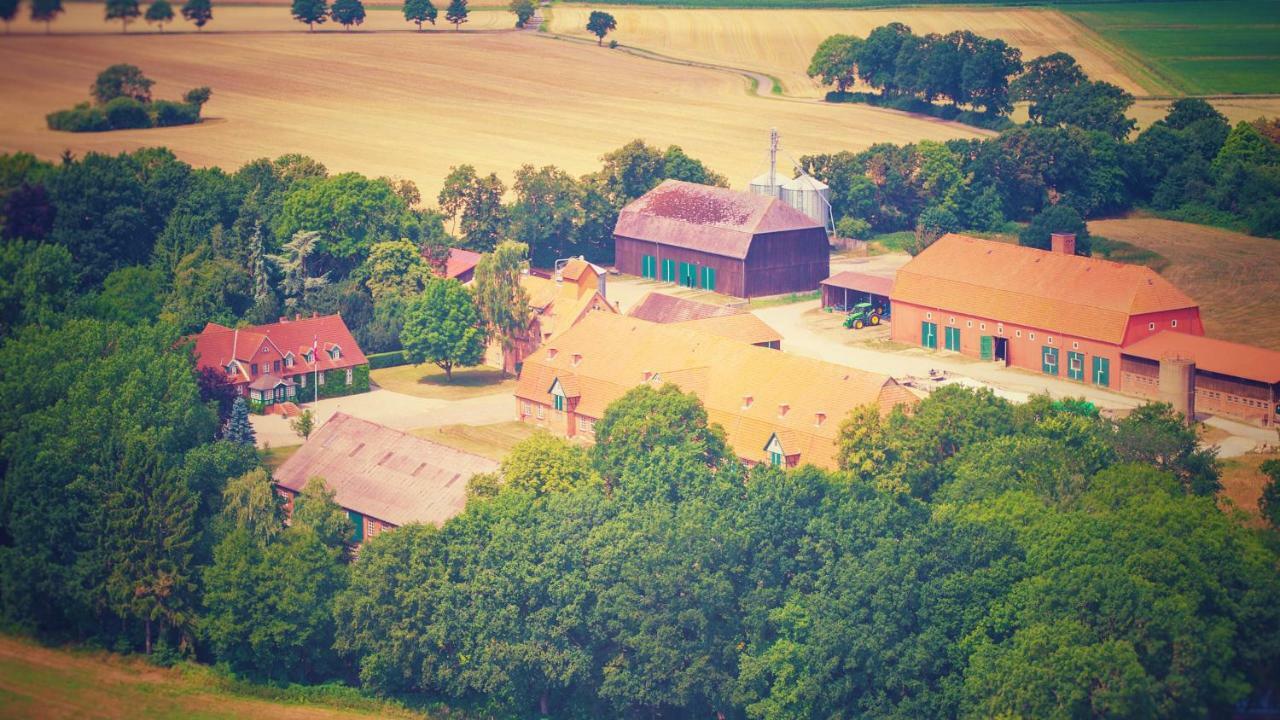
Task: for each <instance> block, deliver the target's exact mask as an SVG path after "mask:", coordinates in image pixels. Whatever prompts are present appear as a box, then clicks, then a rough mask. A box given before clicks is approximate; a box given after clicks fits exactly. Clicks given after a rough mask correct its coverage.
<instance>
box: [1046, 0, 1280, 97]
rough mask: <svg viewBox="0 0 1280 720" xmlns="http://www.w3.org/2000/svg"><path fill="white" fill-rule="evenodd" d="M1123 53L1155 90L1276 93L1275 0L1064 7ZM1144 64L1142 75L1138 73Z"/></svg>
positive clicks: (1279, 70)
mask: <svg viewBox="0 0 1280 720" xmlns="http://www.w3.org/2000/svg"><path fill="white" fill-rule="evenodd" d="M1063 9H1064V10H1065V11H1066V12H1067V13H1069V14H1070V15H1071V16H1072V17H1074V18H1075V19H1077V20H1079V21H1080V22H1081V23H1082V24H1084V25H1085V26H1087V27H1089V28H1090V29H1091V30H1093V31H1095V32H1097V33H1098V34H1099V35H1101V36H1102V37H1103V38H1104V39H1105V40H1107V41H1108V42H1110V43H1111V44H1112V45H1114V46H1115V47H1116V48H1117V49H1118V50H1119V51H1120V52H1122V53H1124V54H1126V55H1128V56H1129V57H1128V58H1122V59H1127V60H1128V61H1129V63H1128V64H1129V65H1131V66H1145V68H1143V67H1131V69H1134V70H1137V72H1135V73H1134V74H1135V76H1136V78H1137V79H1138V80H1139V81H1140V82H1142V83H1143V84H1144V85H1147V86H1148V89H1149V90H1150V91H1151V92H1152V93H1155V94H1189V95H1218V94H1237V93H1238V94H1255V93H1257V94H1262V93H1280V2H1275V1H1274V0H1216V1H1212V2H1151V3H1141V2H1138V3H1132V2H1131V3H1107V4H1092V5H1071V6H1069V7H1065V8H1063ZM1142 69H1146V70H1148V71H1149V72H1141V70H1142Z"/></svg>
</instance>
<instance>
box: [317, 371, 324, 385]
mask: <svg viewBox="0 0 1280 720" xmlns="http://www.w3.org/2000/svg"><path fill="white" fill-rule="evenodd" d="M323 384H324V373H316V385H323Z"/></svg>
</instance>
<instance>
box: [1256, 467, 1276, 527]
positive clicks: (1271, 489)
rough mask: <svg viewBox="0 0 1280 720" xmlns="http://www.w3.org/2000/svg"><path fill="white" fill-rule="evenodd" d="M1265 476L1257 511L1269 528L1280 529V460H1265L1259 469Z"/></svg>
mask: <svg viewBox="0 0 1280 720" xmlns="http://www.w3.org/2000/svg"><path fill="white" fill-rule="evenodd" d="M1259 469H1260V470H1262V474H1263V475H1266V476H1267V482H1266V484H1265V485H1263V486H1262V495H1261V497H1259V498H1258V509H1259V510H1260V511H1262V517H1263V518H1265V519H1266V521H1267V522H1268V523H1270V524H1271V527H1273V528H1276V529H1280V460H1267V461H1266V462H1264V463H1262V465H1261V467H1260V468H1259Z"/></svg>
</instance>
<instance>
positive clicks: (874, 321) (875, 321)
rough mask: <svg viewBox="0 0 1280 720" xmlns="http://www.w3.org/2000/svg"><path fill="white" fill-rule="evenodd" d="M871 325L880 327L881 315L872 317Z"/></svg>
mask: <svg viewBox="0 0 1280 720" xmlns="http://www.w3.org/2000/svg"><path fill="white" fill-rule="evenodd" d="M871 324H872V325H879V324H880V316H879V315H872V316H871Z"/></svg>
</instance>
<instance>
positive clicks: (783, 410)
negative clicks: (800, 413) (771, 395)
mask: <svg viewBox="0 0 1280 720" xmlns="http://www.w3.org/2000/svg"><path fill="white" fill-rule="evenodd" d="M789 410H791V406H790V405H788V404H786V403H783V404H781V405H779V406H778V417H786V416H787V412H788V411H789Z"/></svg>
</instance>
